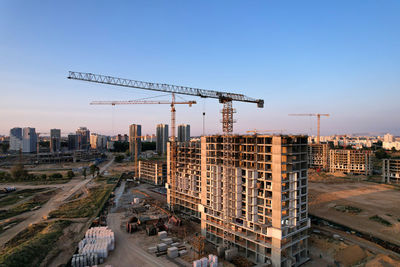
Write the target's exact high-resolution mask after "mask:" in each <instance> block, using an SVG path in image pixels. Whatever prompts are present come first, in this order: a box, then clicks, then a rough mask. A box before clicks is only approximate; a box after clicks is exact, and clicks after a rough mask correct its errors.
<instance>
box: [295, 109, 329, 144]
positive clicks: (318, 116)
mask: <svg viewBox="0 0 400 267" xmlns="http://www.w3.org/2000/svg"><path fill="white" fill-rule="evenodd" d="M289 116H309V117H317V144H319V142H320V120H321V116H326V117H329V116H330V115H329V114H320V113H312V114H289Z"/></svg>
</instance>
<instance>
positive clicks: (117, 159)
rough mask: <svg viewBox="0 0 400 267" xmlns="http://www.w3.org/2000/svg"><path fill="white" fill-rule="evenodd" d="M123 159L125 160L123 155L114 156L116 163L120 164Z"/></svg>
mask: <svg viewBox="0 0 400 267" xmlns="http://www.w3.org/2000/svg"><path fill="white" fill-rule="evenodd" d="M124 158H125V156H124V155H123V154H119V155H116V156H115V162H116V163H121V162H122V160H123V159H124Z"/></svg>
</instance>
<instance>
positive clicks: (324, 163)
mask: <svg viewBox="0 0 400 267" xmlns="http://www.w3.org/2000/svg"><path fill="white" fill-rule="evenodd" d="M308 167H309V168H313V169H323V170H328V168H329V146H328V144H309V145H308Z"/></svg>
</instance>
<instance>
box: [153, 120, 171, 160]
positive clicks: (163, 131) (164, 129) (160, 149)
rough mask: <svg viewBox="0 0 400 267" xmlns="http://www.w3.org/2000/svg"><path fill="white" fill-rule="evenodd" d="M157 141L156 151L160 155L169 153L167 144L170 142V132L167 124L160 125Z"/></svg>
mask: <svg viewBox="0 0 400 267" xmlns="http://www.w3.org/2000/svg"><path fill="white" fill-rule="evenodd" d="M156 135H157V141H156V150H157V153H158V154H166V153H167V143H168V141H169V132H168V125H167V124H158V125H157V129H156Z"/></svg>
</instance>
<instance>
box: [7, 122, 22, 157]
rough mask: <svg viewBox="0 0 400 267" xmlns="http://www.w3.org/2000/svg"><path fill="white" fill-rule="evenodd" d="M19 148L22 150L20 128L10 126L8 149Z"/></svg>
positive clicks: (16, 149) (14, 149) (17, 149)
mask: <svg viewBox="0 0 400 267" xmlns="http://www.w3.org/2000/svg"><path fill="white" fill-rule="evenodd" d="M20 150H22V128H19V127H16V128H12V129H11V130H10V151H20Z"/></svg>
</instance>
